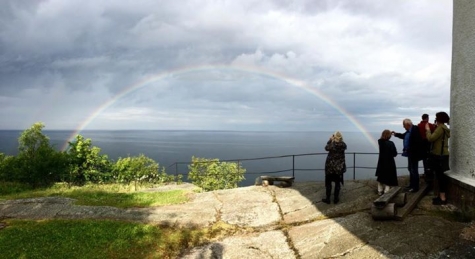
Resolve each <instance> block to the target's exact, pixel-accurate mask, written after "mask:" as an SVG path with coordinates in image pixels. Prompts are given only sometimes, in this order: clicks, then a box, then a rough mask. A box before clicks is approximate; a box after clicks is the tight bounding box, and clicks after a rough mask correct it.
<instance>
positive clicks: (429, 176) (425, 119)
mask: <svg viewBox="0 0 475 259" xmlns="http://www.w3.org/2000/svg"><path fill="white" fill-rule="evenodd" d="M426 124H428V125H429V128H430V132H431V133H432V132H434V130H435V127H436V125H435V124H432V123H430V122H429V115H428V114H425V113H424V114H422V120H421V122H419V124H418V125H417V127H418V128H419V132H420V133H421V137H422V143H423V145H424V147H425V150H426V151H427V152H426V156H425V157H424V158H423V159H422V164H423V165H424V180H425V182H426V184H428V185H432V181H433V179H434V174H433V172H431V171H430V167H429V163H428V162H427V159H428V157H429V152H430V146H431V144H430V142H429V141H427V138H426V133H425V132H426Z"/></svg>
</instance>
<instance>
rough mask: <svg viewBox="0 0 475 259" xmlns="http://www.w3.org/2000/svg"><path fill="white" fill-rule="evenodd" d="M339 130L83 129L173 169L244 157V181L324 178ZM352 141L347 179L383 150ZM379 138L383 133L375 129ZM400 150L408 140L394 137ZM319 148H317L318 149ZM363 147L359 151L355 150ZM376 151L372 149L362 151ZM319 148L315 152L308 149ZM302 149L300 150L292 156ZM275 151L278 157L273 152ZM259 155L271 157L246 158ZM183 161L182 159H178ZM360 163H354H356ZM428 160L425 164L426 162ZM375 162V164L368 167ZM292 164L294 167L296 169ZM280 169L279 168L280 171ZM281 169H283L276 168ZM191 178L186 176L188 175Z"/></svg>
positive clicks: (105, 149) (9, 142)
mask: <svg viewBox="0 0 475 259" xmlns="http://www.w3.org/2000/svg"><path fill="white" fill-rule="evenodd" d="M21 133H22V131H18V130H0V153H4V154H6V155H16V154H17V153H18V137H19V136H20V134H21ZM43 133H44V134H45V135H47V136H48V137H49V138H50V143H51V144H52V145H54V146H55V147H56V148H57V149H58V150H60V149H61V148H62V147H63V146H64V144H65V143H67V141H68V138H69V137H70V136H71V135H72V134H73V133H74V131H48V130H46V131H43ZM332 133H333V132H269V131H267V132H263V131H259V132H257V131H184V130H176V131H172V130H120V131H110V130H86V131H82V132H81V133H80V134H81V135H82V136H84V137H85V138H90V139H91V140H92V145H93V146H97V147H99V148H101V153H102V154H106V155H108V156H109V158H110V159H112V160H117V159H118V158H119V157H127V156H137V155H139V154H144V155H146V156H147V157H150V158H152V159H153V160H155V161H156V162H158V163H159V164H160V166H161V167H165V169H166V172H167V173H168V174H175V173H181V174H186V173H187V172H188V167H187V163H189V162H191V157H192V156H195V157H201V158H218V159H219V160H240V162H241V165H242V167H244V168H245V169H246V175H245V177H246V180H245V181H243V182H241V184H240V185H241V186H248V185H252V184H254V180H255V178H256V177H258V176H259V175H286V176H290V175H293V174H294V175H295V180H296V181H321V180H323V179H324V170H323V169H324V167H325V159H326V153H327V152H326V151H325V149H324V148H325V145H326V143H327V141H328V139H329V137H330V136H331V134H332ZM342 133H343V138H344V141H345V143H346V144H347V146H348V149H347V155H346V163H347V167H348V170H347V173H346V174H345V179H353V177H354V176H355V178H356V179H371V178H375V177H374V172H375V169H374V167H376V163H377V159H378V155H377V153H378V150H375V148H374V145H373V144H372V143H369V141H368V139H367V138H366V137H365V134H362V133H360V132H342ZM370 134H371V135H372V136H373V137H374V141H376V140H377V139H378V138H379V136H380V133H370ZM391 140H392V141H394V143H395V144H396V147H397V148H398V152H399V153H401V152H402V140H400V139H397V138H394V137H393V138H392V139H391ZM314 153H317V154H314ZM353 153H358V154H353ZM362 153H371V154H362ZM305 154H314V155H305ZM292 155H297V156H292ZM268 157H275V158H268ZM254 158H266V159H256V160H246V159H254ZM177 162H179V164H178V165H174V164H175V163H177ZM396 163H397V166H398V167H399V168H400V169H398V174H399V175H407V169H405V167H406V166H407V161H406V159H405V158H403V157H401V156H398V157H397V158H396ZM354 165H355V166H356V167H357V168H355V169H353V166H354ZM420 166H422V165H420ZM367 167H369V168H367ZM292 168H293V169H294V170H293V171H292ZM278 171H279V172H278ZM276 172H278V173H276ZM184 180H185V181H186V180H187V179H186V176H185V179H184Z"/></svg>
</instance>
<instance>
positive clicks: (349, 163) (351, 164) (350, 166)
mask: <svg viewBox="0 0 475 259" xmlns="http://www.w3.org/2000/svg"><path fill="white" fill-rule="evenodd" d="M327 155H328V152H323V153H306V154H295V155H283V156H269V157H257V158H243V159H228V160H219V162H235V163H238V165H241V163H242V162H245V161H257V160H269V159H284V158H292V167H291V168H285V169H280V170H273V171H256V172H247V171H246V175H269V174H278V173H283V172H292V176H293V177H295V176H296V175H295V173H296V172H299V171H325V163H324V162H323V163H322V165H321V167H319V168H298V167H297V165H296V161H295V158H297V157H308V156H324V157H325V158H326V156H327ZM345 155H346V169H347V172H349V171H350V170H352V171H353V180H356V173H357V169H374V170H376V165H377V157H376V162H373V163H372V165H368V166H358V165H357V155H359V156H360V155H372V156H374V155H378V153H367V152H346V153H345ZM348 158H352V159H348ZM323 161H324V160H323ZM211 162H213V161H200V162H195V163H211ZM190 164H192V162H175V163H173V164H171V165H169V166H168V167H167V168H172V167H174V168H175V175H178V174H181V175H188V172H187V173H183V172H181V173H179V170H178V167H179V166H180V165H187V166H188V165H190ZM238 168H239V167H238ZM403 168H407V165H406V166H404V167H397V169H403ZM167 171H168V170H167Z"/></svg>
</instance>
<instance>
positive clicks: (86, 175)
mask: <svg viewBox="0 0 475 259" xmlns="http://www.w3.org/2000/svg"><path fill="white" fill-rule="evenodd" d="M100 152H101V149H100V148H98V147H94V146H92V141H91V139H85V138H84V137H83V136H81V135H77V136H76V139H75V141H73V142H69V149H68V151H67V154H68V157H69V177H68V178H69V179H67V180H68V181H69V182H70V183H71V184H77V185H82V184H84V183H86V182H93V183H101V182H107V181H109V180H111V176H112V175H111V169H112V168H111V161H110V160H109V158H108V156H107V155H101V154H100Z"/></svg>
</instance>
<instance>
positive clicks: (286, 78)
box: [62, 65, 378, 150]
mask: <svg viewBox="0 0 475 259" xmlns="http://www.w3.org/2000/svg"><path fill="white" fill-rule="evenodd" d="M217 69H219V70H229V71H236V72H246V73H251V74H257V75H261V76H268V77H271V78H275V79H279V80H282V81H284V82H286V83H288V84H290V85H292V86H295V87H298V88H300V89H302V90H304V91H306V92H308V93H310V94H311V95H314V96H316V97H317V98H319V99H320V100H322V101H324V102H325V103H327V104H328V105H330V106H331V107H333V108H334V109H335V110H337V111H338V112H340V113H341V114H342V115H343V116H345V117H346V118H347V119H348V120H349V121H350V122H351V123H352V124H353V125H354V126H355V127H356V128H357V129H358V130H359V131H360V132H361V133H363V135H364V136H365V137H366V139H367V140H368V141H369V143H371V145H372V146H373V147H374V148H375V150H378V146H377V143H376V141H375V140H374V139H373V137H372V136H371V135H370V134H369V132H368V130H367V129H366V128H365V127H364V126H363V125H362V124H361V123H360V122H359V121H358V120H357V119H356V118H355V116H353V115H352V114H351V113H349V112H348V111H346V110H345V109H344V108H343V107H342V106H340V105H339V104H338V103H337V102H335V101H334V100H332V99H330V98H329V97H328V96H326V95H325V94H323V93H321V92H320V91H318V89H316V88H314V87H312V86H310V85H309V84H308V83H306V82H305V81H302V80H298V79H295V78H291V77H289V76H287V75H284V74H279V73H276V72H273V71H270V70H266V69H263V68H260V67H253V66H239V65H201V66H194V67H183V68H179V69H174V70H169V71H164V72H160V73H158V74H154V75H151V76H148V77H145V78H144V79H142V80H140V81H138V82H136V83H134V84H132V85H129V86H127V87H125V88H124V89H123V90H122V91H120V92H119V93H118V94H116V95H115V96H113V97H112V98H111V99H109V100H108V101H107V102H105V103H103V104H102V105H101V106H99V107H98V108H97V109H96V110H95V111H94V112H93V113H92V114H91V115H89V116H88V117H87V119H86V120H84V121H83V122H82V123H81V124H80V125H79V126H78V127H77V129H76V130H75V131H74V132H73V133H72V134H71V136H70V137H69V138H68V140H67V141H66V143H65V144H64V145H63V148H62V150H66V149H67V148H68V142H71V141H73V140H74V139H75V137H76V136H77V135H78V134H79V133H80V132H81V131H82V130H84V129H85V128H86V127H87V126H88V125H89V124H90V123H91V122H92V121H93V120H94V119H95V118H96V117H97V116H99V114H101V113H102V112H103V111H105V110H106V109H107V108H109V107H110V106H111V105H113V104H114V103H115V102H116V101H117V100H119V99H121V98H122V97H124V96H127V95H128V94H130V93H132V92H134V91H137V90H139V89H141V88H143V87H145V86H146V85H148V84H150V83H152V82H155V81H159V80H163V79H165V78H168V77H172V76H176V75H181V74H186V73H190V72H200V71H210V70H217Z"/></svg>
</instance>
